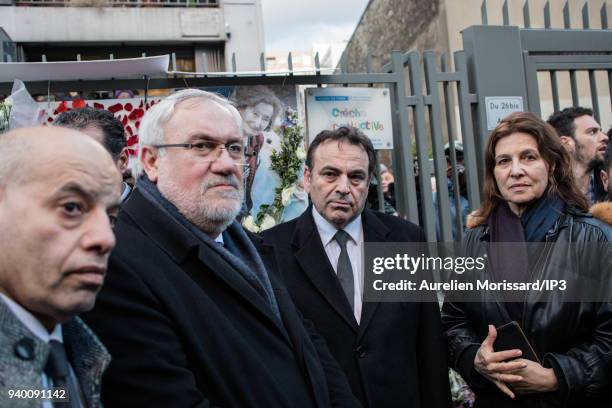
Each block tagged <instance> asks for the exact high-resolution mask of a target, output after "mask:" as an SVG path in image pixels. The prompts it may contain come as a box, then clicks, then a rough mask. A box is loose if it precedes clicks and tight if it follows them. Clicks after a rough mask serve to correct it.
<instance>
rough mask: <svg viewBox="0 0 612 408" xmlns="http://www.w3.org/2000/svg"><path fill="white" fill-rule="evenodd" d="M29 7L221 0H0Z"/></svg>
mask: <svg viewBox="0 0 612 408" xmlns="http://www.w3.org/2000/svg"><path fill="white" fill-rule="evenodd" d="M0 5H7V6H28V7H219V0H0Z"/></svg>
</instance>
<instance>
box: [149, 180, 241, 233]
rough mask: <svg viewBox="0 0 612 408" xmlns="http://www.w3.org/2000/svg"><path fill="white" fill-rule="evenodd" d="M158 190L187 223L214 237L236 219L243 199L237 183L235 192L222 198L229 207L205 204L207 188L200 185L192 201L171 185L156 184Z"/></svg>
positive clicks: (191, 198)
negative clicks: (226, 201)
mask: <svg viewBox="0 0 612 408" xmlns="http://www.w3.org/2000/svg"><path fill="white" fill-rule="evenodd" d="M158 188H159V191H160V192H161V193H162V195H163V196H164V197H166V199H168V201H170V202H171V203H172V204H174V205H175V206H176V208H177V209H178V211H179V212H180V213H181V214H182V215H183V216H184V217H185V218H187V220H189V222H191V223H192V224H194V225H195V226H196V227H198V228H199V229H200V230H202V232H204V233H206V234H208V235H211V236H214V237H216V236H217V235H219V234H220V233H221V232H223V231H224V230H225V229H226V228H227V227H228V226H229V225H230V224H231V223H232V222H233V221H234V219H236V217H237V216H238V214H239V213H240V209H241V207H242V200H243V198H244V190H243V188H242V183H238V189H237V190H235V191H228V192H226V193H224V195H223V197H224V198H226V199H227V200H232V201H233V202H232V204H231V205H230V204H226V205H225V206H224V207H214V206H212V205H211V204H210V203H208V202H207V200H206V198H205V194H206V191H207V190H208V186H206V185H202V187H201V191H200V194H199V195H198V197H197V199H193V197H190V196H188V195H187V194H185V192H184V191H182V190H180V189H178V188H176V187H175V186H174V185H172V184H168V185H166V184H163V183H158Z"/></svg>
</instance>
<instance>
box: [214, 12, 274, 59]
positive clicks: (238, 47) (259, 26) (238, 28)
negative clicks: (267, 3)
mask: <svg viewBox="0 0 612 408" xmlns="http://www.w3.org/2000/svg"><path fill="white" fill-rule="evenodd" d="M223 12H224V14H225V24H226V29H227V30H228V32H229V36H228V40H227V42H226V43H225V66H226V69H227V70H228V71H229V70H230V69H231V67H232V53H235V54H236V68H237V70H238V71H259V69H260V68H259V57H260V55H261V53H262V52H264V49H265V48H264V31H263V16H262V11H261V0H226V1H224V2H223Z"/></svg>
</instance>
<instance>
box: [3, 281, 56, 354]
mask: <svg viewBox="0 0 612 408" xmlns="http://www.w3.org/2000/svg"><path fill="white" fill-rule="evenodd" d="M0 299H2V300H4V303H6V305H7V306H8V308H9V309H10V310H11V312H13V314H14V315H15V317H17V319H18V320H19V321H20V322H21V323H22V324H23V325H24V326H25V327H26V328H27V329H28V330H30V331H31V332H32V333H33V334H34V335H35V336H36V337H38V338H39V339H40V340H42V341H43V342H45V343H48V342H49V341H50V340H57V341H59V342H60V343H63V342H64V338H63V335H62V325H61V324H56V325H55V327H54V328H53V330H52V331H51V333H49V331H48V330H47V329H46V328H45V326H43V325H42V323H41V322H40V321H39V320H38V319H37V318H36V317H34V315H33V314H32V313H30V312H29V311H28V310H26V309H25V308H24V307H23V306H21V305H20V304H19V303H17V302H15V301H14V300H13V299H11V298H9V297H8V296H6V295H4V294H3V293H0Z"/></svg>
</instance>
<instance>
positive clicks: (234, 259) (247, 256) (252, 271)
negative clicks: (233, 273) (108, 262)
mask: <svg viewBox="0 0 612 408" xmlns="http://www.w3.org/2000/svg"><path fill="white" fill-rule="evenodd" d="M138 189H139V191H140V192H141V193H142V195H143V196H144V197H145V198H146V199H148V200H149V201H151V202H152V203H153V204H155V205H156V206H157V207H158V208H160V209H161V210H162V211H163V212H165V213H166V214H168V215H169V216H170V217H171V218H173V219H174V220H175V221H177V222H178V223H179V224H181V225H182V226H183V227H185V228H186V229H187V230H188V231H190V232H191V233H192V234H193V235H195V237H196V238H198V239H199V240H200V241H202V242H204V243H205V244H207V245H208V246H209V247H210V249H211V250H212V251H216V252H217V253H219V254H220V255H221V257H223V259H225V260H226V261H227V262H228V263H229V264H230V265H232V266H233V267H234V268H235V269H236V270H237V271H238V272H239V273H240V275H241V276H242V277H243V278H244V279H245V280H246V281H247V282H248V283H249V284H250V285H251V286H252V287H253V288H254V289H255V290H256V291H257V292H258V293H259V294H260V295H261V296H262V297H263V298H264V299H265V301H266V302H267V303H268V304H269V305H270V308H271V309H272V312H273V313H274V315H275V316H276V317H277V318H278V319H279V320H281V316H280V311H279V308H278V303H277V302H276V297H275V296H274V291H273V289H272V284H271V283H270V277H269V276H268V272H267V270H266V267H265V265H264V263H263V261H262V259H261V257H260V256H259V253H258V252H257V249H256V248H255V246H254V245H253V243H252V242H251V240H250V239H249V237H248V236H247V235H246V233H245V232H244V230H243V229H242V226H241V225H240V224H238V223H237V222H236V221H234V222H232V223H231V224H230V225H229V227H227V229H226V230H225V231H223V241H224V245H223V246H222V245H219V244H217V243H216V242H215V241H214V240H213V239H212V238H211V237H210V236H208V235H207V234H205V233H204V232H202V230H200V229H199V228H198V227H196V226H195V225H194V224H193V223H191V222H190V221H189V220H188V219H187V218H185V216H184V215H183V214H181V213H180V212H179V210H178V209H177V208H176V206H175V205H174V204H172V203H171V202H170V201H168V200H167V199H166V198H165V197H164V196H163V195H162V194H161V193H160V192H159V190H158V188H157V186H156V185H155V184H154V183H152V182H151V181H150V180H149V178H148V177H147V176H146V175H145V176H142V177H140V178H139V179H138Z"/></svg>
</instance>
